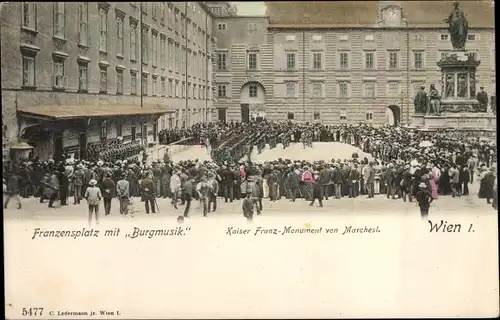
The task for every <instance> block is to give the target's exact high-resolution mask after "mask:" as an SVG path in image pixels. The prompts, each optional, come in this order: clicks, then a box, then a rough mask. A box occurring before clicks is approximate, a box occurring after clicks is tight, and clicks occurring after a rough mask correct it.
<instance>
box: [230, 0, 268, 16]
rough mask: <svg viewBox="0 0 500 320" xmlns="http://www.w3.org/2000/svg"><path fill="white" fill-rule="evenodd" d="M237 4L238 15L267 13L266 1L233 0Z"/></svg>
mask: <svg viewBox="0 0 500 320" xmlns="http://www.w3.org/2000/svg"><path fill="white" fill-rule="evenodd" d="M231 4H234V5H236V8H237V9H238V15H242V16H260V15H265V14H266V5H265V3H264V1H260V2H259V1H258V2H231Z"/></svg>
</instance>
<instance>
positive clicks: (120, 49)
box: [116, 15, 125, 56]
mask: <svg viewBox="0 0 500 320" xmlns="http://www.w3.org/2000/svg"><path fill="white" fill-rule="evenodd" d="M124 23H125V19H124V18H123V16H121V15H116V38H117V39H116V41H117V48H116V54H118V55H120V56H123V55H124V54H125V41H124V38H123V37H124V33H125V26H124V25H123V24H124ZM120 26H121V28H120ZM120 33H121V36H120Z"/></svg>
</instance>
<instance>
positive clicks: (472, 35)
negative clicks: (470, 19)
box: [467, 34, 476, 41]
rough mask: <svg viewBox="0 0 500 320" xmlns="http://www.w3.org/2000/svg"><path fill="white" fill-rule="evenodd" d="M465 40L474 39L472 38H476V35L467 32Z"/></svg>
mask: <svg viewBox="0 0 500 320" xmlns="http://www.w3.org/2000/svg"><path fill="white" fill-rule="evenodd" d="M467 40H469V41H474V40H476V35H475V34H468V35H467Z"/></svg>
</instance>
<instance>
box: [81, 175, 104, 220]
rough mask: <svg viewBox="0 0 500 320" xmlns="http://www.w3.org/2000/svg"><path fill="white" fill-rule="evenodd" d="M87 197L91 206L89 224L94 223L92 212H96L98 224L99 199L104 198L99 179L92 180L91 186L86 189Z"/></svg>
mask: <svg viewBox="0 0 500 320" xmlns="http://www.w3.org/2000/svg"><path fill="white" fill-rule="evenodd" d="M85 199H87V204H88V206H89V225H90V224H91V223H92V213H95V222H96V224H99V201H101V199H102V194H101V190H100V189H99V188H98V187H97V180H95V179H92V180H90V182H89V187H88V188H87V190H85Z"/></svg>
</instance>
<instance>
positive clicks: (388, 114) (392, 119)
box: [385, 105, 401, 126]
mask: <svg viewBox="0 0 500 320" xmlns="http://www.w3.org/2000/svg"><path fill="white" fill-rule="evenodd" d="M385 118H386V123H387V124H389V125H391V126H398V125H399V124H400V122H401V108H399V106H396V105H390V106H388V107H387V109H386V111H385Z"/></svg>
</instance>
